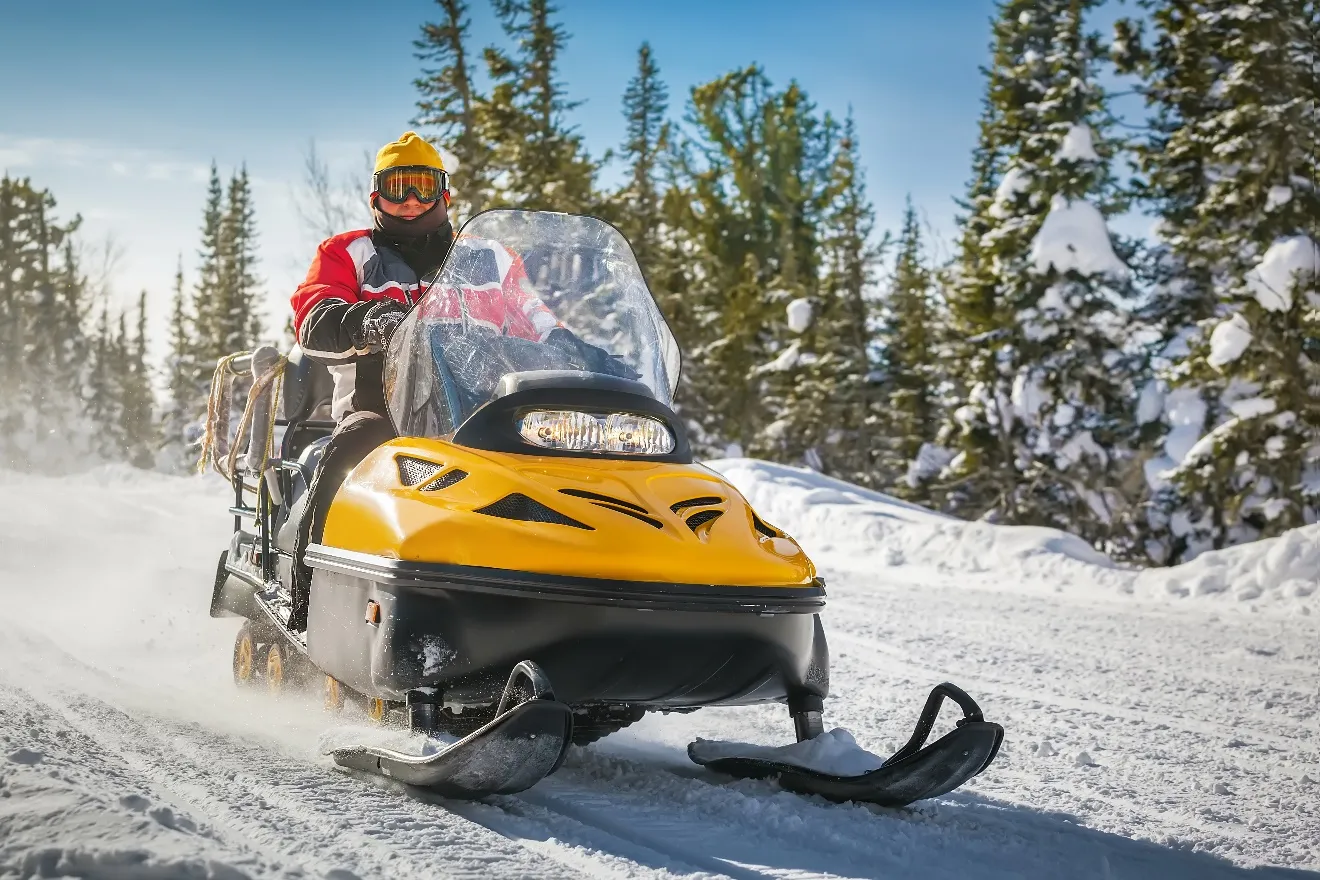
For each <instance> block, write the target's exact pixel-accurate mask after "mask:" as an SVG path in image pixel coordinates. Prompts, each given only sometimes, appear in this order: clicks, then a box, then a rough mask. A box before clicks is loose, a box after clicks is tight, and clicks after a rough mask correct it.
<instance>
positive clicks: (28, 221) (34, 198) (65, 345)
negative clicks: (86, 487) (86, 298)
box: [0, 175, 94, 468]
mask: <svg viewBox="0 0 1320 880" xmlns="http://www.w3.org/2000/svg"><path fill="white" fill-rule="evenodd" d="M54 209H55V199H54V197H53V196H52V195H51V194H50V193H49V192H48V191H44V190H38V189H36V188H34V187H33V186H32V184H31V182H30V181H28V180H15V179H13V178H10V177H9V176H8V175H4V176H0V383H3V386H4V388H5V390H6V393H5V395H4V396H3V398H0V463H4V464H7V465H9V466H14V467H18V468H29V467H37V466H49V465H55V464H58V465H61V466H69V465H71V464H77V463H85V461H86V456H87V453H88V452H89V451H90V449H89V447H90V443H91V438H92V434H93V430H94V426H93V425H92V424H90V423H89V422H88V420H87V418H86V414H85V412H84V407H83V406H82V395H83V393H84V389H83V387H82V382H83V376H84V369H85V350H86V342H85V337H84V333H83V329H82V324H81V321H82V308H83V306H82V300H83V279H82V277H81V275H80V274H79V272H78V267H77V263H76V260H75V259H74V251H73V247H72V242H71V237H72V235H73V234H74V232H75V231H76V229H77V227H78V223H79V221H78V219H77V218H74V220H72V221H70V222H68V223H59V222H57V221H56V220H55V219H54Z"/></svg>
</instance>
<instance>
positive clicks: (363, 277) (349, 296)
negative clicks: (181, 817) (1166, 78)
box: [291, 229, 559, 420]
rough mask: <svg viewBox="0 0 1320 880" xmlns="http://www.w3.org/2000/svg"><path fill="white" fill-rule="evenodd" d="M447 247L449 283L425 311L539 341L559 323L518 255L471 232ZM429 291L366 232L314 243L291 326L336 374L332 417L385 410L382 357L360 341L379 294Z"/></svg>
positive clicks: (413, 295)
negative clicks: (365, 410) (313, 253)
mask: <svg viewBox="0 0 1320 880" xmlns="http://www.w3.org/2000/svg"><path fill="white" fill-rule="evenodd" d="M453 248H454V252H451V253H450V255H449V258H448V262H449V269H448V271H446V274H445V277H446V279H447V280H449V281H451V282H453V283H452V284H450V285H449V286H448V287H447V289H445V290H443V291H441V290H437V291H436V296H433V297H432V299H431V300H430V301H429V304H428V315H427V317H429V318H431V319H433V320H434V319H438V320H441V321H443V320H446V318H448V317H450V316H452V317H453V318H454V320H460V319H461V318H460V316H461V315H463V314H466V317H467V319H468V320H469V321H474V322H476V323H478V324H481V325H485V326H487V327H489V328H490V329H492V330H494V331H496V332H500V333H503V334H505V335H507V336H519V337H522V338H524V339H533V340H537V341H540V340H542V339H544V338H545V337H546V335H547V334H549V332H550V331H551V330H553V329H554V328H555V327H557V326H559V322H558V321H557V320H556V319H555V316H554V314H553V313H552V312H551V311H550V310H549V309H548V308H547V307H546V306H545V304H544V303H542V302H541V300H540V298H539V297H537V296H536V293H535V292H534V291H533V290H532V286H531V282H530V280H529V279H528V277H527V270H526V268H525V267H524V266H523V262H522V260H521V259H520V258H519V257H518V256H517V255H515V254H513V253H511V252H510V251H509V250H508V249H507V248H505V247H504V246H503V245H500V244H499V243H498V242H493V241H488V240H486V239H479V238H472V237H470V236H461V237H460V238H459V239H458V240H457V241H455V242H454V245H453ZM428 290H429V288H427V287H425V286H424V285H423V284H422V283H421V282H420V280H419V279H418V277H417V273H416V272H414V271H413V270H412V268H411V267H409V265H408V264H407V263H406V262H404V259H403V257H402V256H400V255H399V254H398V253H396V252H395V251H393V250H392V249H390V248H388V247H380V248H378V247H376V245H375V243H374V242H373V240H372V236H371V231H370V230H365V229H364V230H357V231H354V232H345V233H343V234H341V235H336V236H334V237H333V238H328V239H326V240H325V241H324V242H322V243H321V246H320V247H319V248H317V251H316V258H315V259H314V260H313V261H312V266H311V269H310V270H308V272H307V279H306V280H305V281H303V283H302V284H300V285H299V286H298V289H297V290H296V291H294V293H293V297H292V298H291V302H292V305H293V330H294V334H295V336H296V337H297V339H298V344H299V346H301V348H302V350H303V352H304V353H305V354H307V355H308V356H309V357H311V358H312V359H313V360H317V361H320V362H322V363H324V364H326V365H327V366H329V367H330V371H331V373H332V374H333V375H334V378H335V394H334V403H333V406H332V410H333V413H334V417H335V419H336V420H339V419H341V418H343V416H344V415H346V414H347V413H349V412H353V411H356V410H362V409H369V410H372V411H376V412H380V413H382V414H384V411H385V401H384V394H383V390H382V387H381V386H382V376H381V372H382V363H381V355H380V354H379V353H374V352H371V351H369V350H367V349H366V348H365V347H364V346H363V343H362V320H363V318H364V317H365V316H366V312H367V310H368V309H370V308H371V307H372V306H373V305H374V304H375V303H377V302H379V301H381V300H384V299H392V300H395V301H397V302H400V303H403V304H404V305H406V306H412V305H413V304H414V303H415V302H416V301H417V299H418V298H419V297H421V296H423V295H425V294H426V293H427V292H428ZM460 297H461V302H462V306H463V307H462V308H460Z"/></svg>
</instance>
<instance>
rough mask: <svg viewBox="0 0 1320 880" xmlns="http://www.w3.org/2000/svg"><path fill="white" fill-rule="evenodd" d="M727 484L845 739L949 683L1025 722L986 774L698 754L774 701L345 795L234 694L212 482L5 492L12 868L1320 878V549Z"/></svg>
mask: <svg viewBox="0 0 1320 880" xmlns="http://www.w3.org/2000/svg"><path fill="white" fill-rule="evenodd" d="M716 467H718V468H719V469H721V470H723V471H724V472H725V473H727V474H728V475H729V476H730V477H731V478H732V479H733V480H734V482H735V483H736V484H737V485H738V486H739V487H740V488H741V489H742V490H743V491H744V492H745V493H746V494H747V495H748V497H749V498H750V499H751V500H752V502H753V503H754V504H755V505H756V506H757V508H758V510H759V511H760V512H761V513H762V514H763V515H764V516H765V518H766V519H768V520H770V521H771V522H774V523H775V524H776V525H778V526H780V527H782V528H784V529H787V530H788V531H790V532H791V533H793V534H794V535H796V536H798V537H799V538H800V539H801V540H802V542H803V543H804V544H805V545H806V547H807V548H808V550H809V551H810V552H812V554H813V556H814V558H816V559H817V561H818V563H819V564H820V565H821V567H822V569H823V573H824V575H825V576H826V578H827V579H828V581H829V590H830V606H829V608H828V609H827V611H826V613H825V623H826V630H827V632H828V633H829V636H830V643H831V649H832V655H833V666H834V668H833V675H832V681H833V684H832V687H833V693H834V696H833V697H832V698H831V700H830V701H829V702H828V703H827V724H828V726H830V727H833V726H841V727H844V728H847V729H849V730H851V731H852V732H853V733H854V735H855V736H856V738H857V741H858V743H859V745H861V746H862V747H864V748H866V749H869V750H870V751H873V752H876V753H881V754H887V753H889V752H891V751H893V750H894V749H895V748H896V747H897V746H898V745H900V744H901V743H902V741H903V740H904V739H906V737H907V734H908V732H909V731H910V728H911V724H912V723H913V721H914V720H915V716H916V712H917V710H918V709H919V707H920V704H921V701H922V700H923V698H924V696H925V692H926V690H927V689H928V688H929V687H930V686H931V685H933V684H935V683H936V682H939V681H942V680H946V679H947V680H952V681H954V682H956V683H958V684H961V685H963V686H964V687H966V688H967V689H968V690H969V691H970V692H971V693H972V694H973V695H974V696H975V697H977V699H978V700H979V701H980V702H981V704H982V706H983V707H984V708H985V710H986V713H987V715H988V716H989V717H990V718H992V719H993V720H997V721H1000V722H1002V723H1003V724H1004V725H1005V727H1006V728H1007V731H1008V735H1007V740H1006V742H1005V745H1004V748H1003V751H1002V752H1001V755H1000V757H999V759H998V760H997V761H996V763H995V764H994V765H993V766H992V767H991V768H990V770H989V771H987V772H986V773H985V774H984V775H983V776H982V777H979V778H977V779H976V780H974V781H973V782H972V783H971V784H970V785H968V786H966V787H965V788H964V789H962V790H960V791H958V792H955V793H954V794H952V795H950V796H948V797H945V798H941V799H938V800H936V801H932V802H926V803H923V804H920V805H917V806H916V807H914V808H909V809H904V810H886V809H879V808H871V807H861V806H855V805H833V804H828V803H826V802H823V801H818V800H811V799H805V798H801V797H798V796H796V795H792V794H788V793H785V792H781V791H779V790H777V789H776V788H775V786H774V785H773V784H771V783H767V782H749V781H741V782H735V781H730V780H728V779H727V778H723V777H719V776H715V775H713V774H710V773H707V772H705V771H703V770H701V769H700V768H698V767H696V766H694V765H692V764H691V763H690V762H689V761H688V759H687V757H686V755H685V753H684V747H685V746H686V744H687V743H688V742H689V741H691V740H692V739H694V738H697V737H704V738H707V739H721V740H740V741H747V742H756V743H762V744H766V745H776V744H781V743H783V742H786V741H787V740H788V739H789V738H790V736H791V734H790V730H789V725H788V719H787V717H786V716H785V714H784V713H783V711H782V710H779V709H776V708H774V707H765V708H754V709H736V710H735V709H730V710H705V711H702V712H698V713H696V714H694V715H687V716H669V717H662V716H657V717H648V718H647V719H646V720H645V721H643V722H642V723H640V724H638V725H637V726H635V727H634V728H631V729H629V730H626V731H623V732H622V733H619V734H616V735H615V736H612V737H609V738H608V739H606V740H604V741H602V742H600V743H597V744H596V745H594V746H591V747H589V748H586V749H578V750H574V752H573V754H572V755H571V756H570V758H569V761H568V763H567V765H566V766H565V768H564V769H563V770H562V771H561V772H560V773H558V774H556V775H555V776H554V777H551V778H550V779H548V780H546V781H544V782H542V783H541V784H539V785H538V786H536V787H535V788H534V789H532V790H531V791H529V792H526V793H524V794H522V795H519V796H516V797H503V798H491V799H489V800H487V801H484V802H480V803H469V804H461V803H448V802H443V801H440V800H438V799H435V798H432V797H429V796H427V795H426V794H425V793H419V792H417V791H409V790H405V789H403V788H401V787H399V786H397V785H395V784H393V783H390V782H387V781H383V780H376V779H365V778H361V777H357V776H351V775H347V774H344V773H342V772H339V771H337V770H335V769H333V768H332V767H331V766H330V764H329V762H328V760H327V759H326V758H325V757H323V756H322V755H320V754H319V751H318V747H317V746H318V742H319V741H320V739H321V737H322V736H323V735H324V734H325V732H326V728H327V726H328V721H327V719H326V717H325V716H324V715H322V714H321V712H320V709H319V706H318V705H315V704H314V703H310V702H309V703H308V704H306V705H303V704H299V703H297V702H286V703H274V702H271V701H269V700H267V699H263V698H261V697H254V696H248V695H243V694H239V693H237V692H235V690H234V688H233V686H232V684H231V682H230V679H229V675H230V674H229V651H230V644H231V639H232V637H233V634H234V631H235V629H236V626H237V625H236V623H235V622H233V621H216V620H212V619H210V618H209V617H207V614H206V605H207V599H208V593H209V588H210V584H211V578H212V573H213V571H214V565H215V560H216V557H217V556H218V554H219V551H220V549H221V548H222V547H223V546H224V543H225V537H226V533H227V531H228V529H229V527H230V520H229V518H228V517H227V516H226V515H225V512H224V511H225V507H226V497H225V495H226V493H225V488H224V487H223V485H221V484H219V483H217V482H213V481H210V480H203V479H179V478H167V477H162V476H158V475H153V474H143V473H137V472H133V471H129V470H126V469H110V470H101V471H96V472H93V473H92V474H80V475H70V476H63V477H28V476H17V475H13V474H5V473H2V472H0V608H3V613H0V877H3V878H9V877H84V878H121V877H122V878H139V877H142V878H225V880H229V878H240V877H304V878H310V877H317V878H319V877H325V878H334V880H350V878H354V877H357V878H370V877H399V878H411V877H481V878H490V877H504V876H520V877H535V878H560V877H562V878H571V877H584V876H590V877H634V878H647V877H672V876H678V877H725V876H727V877H735V878H767V877H779V878H795V880H803V878H809V877H865V878H880V877H948V878H965V877H1003V878H1010V877H1012V878H1017V877H1033V878H1036V877H1040V878H1044V877H1050V878H1053V877H1065V876H1066V877H1069V878H1073V877H1076V878H1088V877H1095V878H1127V877H1158V878H1160V880H1174V878H1202V877H1234V876H1238V875H1242V876H1279V877H1317V878H1320V673H1318V672H1317V670H1318V669H1320V638H1318V636H1320V632H1318V630H1320V598H1318V596H1317V592H1316V591H1315V589H1314V587H1315V585H1316V582H1317V573H1318V572H1320V531H1317V530H1316V529H1303V530H1299V531H1297V532H1295V533H1292V534H1290V535H1288V536H1285V537H1284V538H1281V539H1278V540H1276V541H1273V542H1261V543H1260V544H1258V545H1253V546H1251V547H1247V548H1240V549H1237V550H1234V551H1230V552H1225V553H1219V554H1207V555H1206V556H1203V557H1201V558H1200V559H1198V560H1197V561H1196V562H1195V563H1193V564H1191V565H1188V566H1183V567H1181V568H1179V569H1173V570H1164V571H1158V572H1146V573H1139V572H1134V571H1127V570H1123V569H1121V568H1119V567H1117V566H1114V565H1112V564H1111V563H1109V562H1108V560H1106V559H1105V558H1104V557H1102V556H1100V555H1099V554H1097V553H1095V552H1094V551H1093V550H1091V549H1090V548H1089V547H1087V546H1086V545H1085V544H1083V543H1081V542H1080V541H1077V540H1076V539H1073V538H1070V537H1068V536H1066V535H1061V534H1059V533H1057V532H1049V531H1046V530H1039V529H1011V528H1000V527H993V526H987V525H983V524H971V523H962V522H959V521H957V520H952V519H948V518H945V517H942V516H939V515H937V514H933V513H930V512H928V511H923V510H921V509H918V508H912V507H910V506H906V505H903V504H901V503H899V502H895V501H893V500H892V499H887V498H885V497H883V496H879V495H875V494H873V493H868V492H865V491H863V490H859V489H855V488H853V487H850V486H846V485H844V484H840V483H836V482H834V481H830V480H828V479H825V478H822V477H820V476H818V475H815V474H811V473H809V472H805V471H800V470H796V469H792V468H784V467H780V466H776V465H768V464H764V463H760V462H750V461H744V460H737V461H727V462H719V463H716ZM1265 866H1274V867H1265Z"/></svg>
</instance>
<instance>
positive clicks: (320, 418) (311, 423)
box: [276, 345, 335, 474]
mask: <svg viewBox="0 0 1320 880" xmlns="http://www.w3.org/2000/svg"><path fill="white" fill-rule="evenodd" d="M334 388H335V383H334V379H333V378H332V377H331V375H330V371H329V370H328V369H326V367H325V365H324V364H318V363H317V362H316V361H314V360H312V359H311V358H309V357H307V356H306V355H305V354H303V351H302V349H301V348H299V347H298V346H296V345H295V346H294V347H293V350H292V351H290V352H289V363H288V366H286V367H285V368H284V389H283V395H282V398H283V402H284V406H283V409H284V418H282V419H280V420H278V421H277V422H276V424H277V425H282V426H284V428H285V430H284V441H283V443H282V444H281V448H280V455H281V458H283V459H284V460H285V461H293V460H298V461H300V462H301V458H302V453H303V451H304V450H305V449H306V448H307V446H308V444H310V443H311V442H312V441H313V440H316V439H318V438H320V437H328V436H330V432H331V431H333V430H334V427H335V423H334V419H333V418H332V417H331V415H330V402H331V398H332V396H333V394H334ZM313 464H315V463H314V462H313ZM308 473H309V474H310V473H311V472H310V471H308Z"/></svg>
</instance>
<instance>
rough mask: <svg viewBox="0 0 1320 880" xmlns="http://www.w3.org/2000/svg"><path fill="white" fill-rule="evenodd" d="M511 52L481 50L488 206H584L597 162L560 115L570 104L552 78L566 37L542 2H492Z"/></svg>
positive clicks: (589, 201)
mask: <svg viewBox="0 0 1320 880" xmlns="http://www.w3.org/2000/svg"><path fill="white" fill-rule="evenodd" d="M492 5H493V7H494V9H495V11H496V13H497V15H498V16H499V19H500V23H501V26H502V27H503V29H504V33H505V34H506V35H507V36H508V37H509V39H510V40H512V41H513V42H514V44H515V45H516V46H517V49H516V52H515V54H512V55H510V54H508V53H506V52H504V51H501V50H499V49H496V48H493V47H492V48H488V49H486V52H485V59H486V66H487V70H488V73H489V74H490V78H491V81H492V82H493V83H494V88H493V90H492V93H491V97H490V99H489V101H488V102H486V103H485V105H484V107H483V112H482V123H483V124H482V129H483V130H484V131H486V132H487V133H488V136H489V137H490V138H491V139H492V140H493V141H494V142H493V143H492V144H491V145H490V146H491V147H493V149H492V150H491V166H490V171H491V174H492V178H493V180H494V187H495V191H494V194H493V196H492V200H493V202H494V203H495V204H503V205H509V206H512V207H518V208H525V209H529V210H548V211H566V212H582V211H590V210H591V209H592V207H593V206H594V205H595V203H596V201H597V196H596V193H595V189H594V183H595V175H596V171H597V164H596V163H595V162H594V161H593V160H592V159H591V158H590V157H589V156H588V155H587V153H586V151H585V149H584V148H583V146H582V138H581V137H580V136H579V135H578V134H576V133H575V132H574V130H573V129H572V128H570V127H569V126H568V124H567V122H566V121H565V119H564V116H565V114H567V113H568V112H570V111H571V110H572V109H573V108H574V107H576V106H577V104H576V103H574V102H572V101H569V100H568V99H567V97H566V96H565V93H564V87H563V84H562V83H561V82H560V81H559V80H558V79H557V74H558V62H559V53H560V52H561V51H562V50H563V48H564V45H565V43H567V41H568V33H567V32H566V31H565V30H564V27H563V25H561V24H558V23H555V22H553V21H552V19H553V16H554V14H555V13H556V12H557V11H558V10H557V9H556V8H555V7H554V6H552V5H551V4H550V3H549V0H492Z"/></svg>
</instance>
